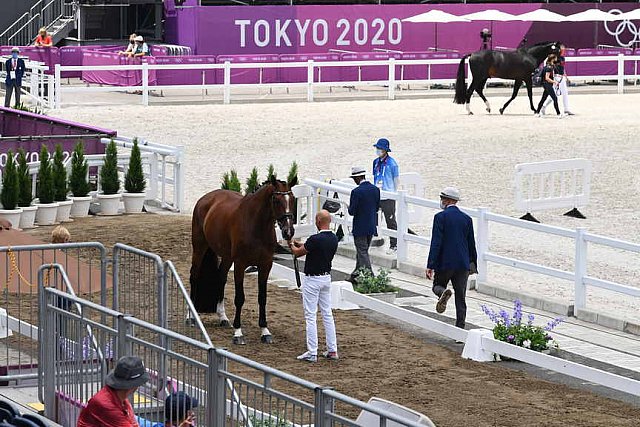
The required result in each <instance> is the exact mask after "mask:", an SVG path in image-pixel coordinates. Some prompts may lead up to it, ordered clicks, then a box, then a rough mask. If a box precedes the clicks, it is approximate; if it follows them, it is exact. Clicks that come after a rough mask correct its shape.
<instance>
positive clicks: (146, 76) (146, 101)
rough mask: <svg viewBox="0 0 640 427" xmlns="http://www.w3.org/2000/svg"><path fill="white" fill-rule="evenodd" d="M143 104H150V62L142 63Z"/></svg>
mask: <svg viewBox="0 0 640 427" xmlns="http://www.w3.org/2000/svg"><path fill="white" fill-rule="evenodd" d="M142 105H144V106H148V105H149V64H147V63H146V62H145V63H143V64H142Z"/></svg>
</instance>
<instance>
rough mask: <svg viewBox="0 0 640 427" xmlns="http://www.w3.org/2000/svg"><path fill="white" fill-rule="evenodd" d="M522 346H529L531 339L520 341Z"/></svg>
mask: <svg viewBox="0 0 640 427" xmlns="http://www.w3.org/2000/svg"><path fill="white" fill-rule="evenodd" d="M522 346H523V347H524V348H531V340H524V341H522Z"/></svg>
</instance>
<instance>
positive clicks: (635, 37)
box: [604, 9, 640, 47]
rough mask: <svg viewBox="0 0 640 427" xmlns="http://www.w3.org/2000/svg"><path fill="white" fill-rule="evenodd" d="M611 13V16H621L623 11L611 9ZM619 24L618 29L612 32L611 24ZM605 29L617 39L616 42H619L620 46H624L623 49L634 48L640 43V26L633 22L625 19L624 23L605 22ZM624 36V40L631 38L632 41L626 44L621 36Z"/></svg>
mask: <svg viewBox="0 0 640 427" xmlns="http://www.w3.org/2000/svg"><path fill="white" fill-rule="evenodd" d="M609 13H611V14H615V15H619V14H621V13H622V11H621V10H619V9H611V10H610V11H609ZM614 22H615V23H617V24H618V26H617V27H616V29H615V30H613V31H612V30H611V29H610V28H609V24H611V23H614ZM604 29H605V30H606V31H607V33H608V34H609V35H611V36H613V37H615V38H616V41H617V42H618V46H622V47H633V44H634V43H636V42H640V28H638V26H637V25H636V24H634V23H633V22H631V21H629V20H627V19H625V20H623V21H613V22H607V21H605V22H604ZM627 32H628V33H629V35H628V36H627V35H626V33H627ZM622 35H624V37H623V40H624V39H627V38H628V37H630V38H631V40H629V41H628V42H626V43H625V42H624V41H623V40H621V39H620V36H622Z"/></svg>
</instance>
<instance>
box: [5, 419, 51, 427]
mask: <svg viewBox="0 0 640 427" xmlns="http://www.w3.org/2000/svg"><path fill="white" fill-rule="evenodd" d="M11 425H12V426H14V427H40V426H41V425H42V424H37V423H35V422H33V421H31V420H28V419H26V418H23V417H15V418H14V419H13V420H12V421H11ZM45 427H46V426H45Z"/></svg>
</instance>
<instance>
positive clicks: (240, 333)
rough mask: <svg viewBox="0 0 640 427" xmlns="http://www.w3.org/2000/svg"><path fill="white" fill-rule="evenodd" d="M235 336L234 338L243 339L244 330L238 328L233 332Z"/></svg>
mask: <svg viewBox="0 0 640 427" xmlns="http://www.w3.org/2000/svg"><path fill="white" fill-rule="evenodd" d="M233 336H234V337H241V336H242V328H238V329H236V330H235V331H234V332H233Z"/></svg>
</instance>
